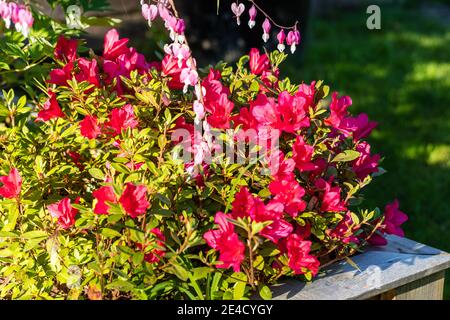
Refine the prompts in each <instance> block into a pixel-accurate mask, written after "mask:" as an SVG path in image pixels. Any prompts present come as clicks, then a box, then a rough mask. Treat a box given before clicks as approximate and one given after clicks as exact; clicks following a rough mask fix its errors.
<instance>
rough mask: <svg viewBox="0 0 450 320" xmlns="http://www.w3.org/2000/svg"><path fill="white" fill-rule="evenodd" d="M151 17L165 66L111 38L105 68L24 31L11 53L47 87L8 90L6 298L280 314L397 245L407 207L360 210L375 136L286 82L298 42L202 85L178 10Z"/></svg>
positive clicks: (0, 239)
mask: <svg viewBox="0 0 450 320" xmlns="http://www.w3.org/2000/svg"><path fill="white" fill-rule="evenodd" d="M251 2H252V3H253V1H251ZM10 3H11V2H10ZM1 4H2V6H3V4H4V2H1ZM21 8H22V7H21ZM24 8H25V7H24ZM242 8H243V7H242V6H240V5H239V6H238V5H237V4H234V6H232V10H233V12H234V13H235V16H236V17H237V21H238V22H240V21H239V17H240V16H241V15H242V13H243V11H244V10H245V7H244V9H242ZM257 9H258V7H256V8H255V7H251V8H250V11H251V14H250V22H252V23H249V26H250V27H252V26H254V22H255V15H256V10H257ZM26 10H27V12H33V10H31V11H28V10H30V8H29V7H26ZM142 11H143V16H144V18H145V19H146V20H147V21H148V22H149V24H150V23H151V22H152V21H153V20H155V19H156V18H157V17H158V16H159V17H160V18H161V19H162V20H163V21H164V22H165V26H166V27H167V29H168V31H169V33H170V39H171V41H172V42H171V43H169V44H167V45H166V46H165V47H164V48H163V58H162V59H161V60H158V61H149V60H148V59H147V58H146V57H145V56H144V55H143V54H141V53H139V52H137V51H136V49H134V48H132V47H130V46H129V44H128V39H125V38H120V35H119V33H118V32H117V31H116V30H115V29H111V30H110V31H108V32H107V33H106V34H105V37H104V48H103V52H101V53H100V54H95V53H94V52H93V51H92V50H86V48H84V47H83V46H84V42H83V40H82V38H80V34H81V32H80V31H79V30H78V31H74V30H73V29H69V28H65V27H64V26H63V25H61V26H59V27H55V28H54V29H52V30H47V32H45V33H44V32H42V33H39V29H38V28H39V25H33V26H31V25H30V24H29V23H28V22H29V21H30V19H29V16H28V15H25V17H26V21H28V22H27V23H28V24H26V25H27V26H28V27H30V28H31V30H29V29H26V28H25V29H24V27H23V26H22V24H21V25H20V27H19V28H18V30H14V29H13V30H10V29H8V30H7V31H5V34H4V35H2V37H4V38H5V40H7V42H6V46H8V47H14V46H18V47H19V48H26V49H25V50H22V51H23V52H22V54H23V56H19V53H18V52H16V53H15V54H16V55H14V54H13V53H11V52H9V51H8V50H3V55H4V56H5V57H7V58H8V59H9V60H2V61H7V62H5V64H4V65H3V64H2V65H1V66H2V68H3V69H5V70H14V68H16V66H15V64H17V63H20V61H25V62H26V63H28V66H31V67H29V69H33V68H34V67H40V68H41V69H39V70H40V72H41V74H42V75H43V79H42V80H40V79H39V78H38V77H33V79H32V81H31V80H28V79H29V78H23V79H22V82H23V85H22V86H21V87H19V86H17V85H16V83H15V82H8V78H7V77H5V78H3V77H2V81H4V84H7V85H8V88H10V89H9V90H3V94H2V96H1V102H0V119H1V120H2V124H1V125H0V149H1V153H0V175H1V177H0V197H1V198H0V230H1V231H0V297H2V298H12V299H19V298H20V299H53V298H56V299H119V298H125V299H169V298H171V299H243V298H250V297H253V296H255V295H256V296H258V295H259V296H260V297H262V298H264V299H270V297H271V291H270V285H271V284H274V283H276V282H279V281H283V279H284V278H285V277H295V278H298V279H300V280H303V281H311V280H312V281H313V278H314V276H316V275H317V274H318V273H319V272H320V270H321V269H322V268H324V267H326V266H327V265H329V264H331V263H333V262H335V261H338V260H342V259H348V260H349V261H350V262H351V260H350V259H351V258H349V257H351V256H352V255H354V254H356V253H358V252H361V251H362V250H363V249H364V247H365V246H367V245H368V244H377V245H382V244H386V240H385V238H384V237H383V235H384V234H385V233H390V234H397V235H403V231H402V230H401V228H400V225H401V224H402V223H403V222H405V221H406V219H407V217H406V215H405V214H404V213H403V212H401V211H400V210H399V204H398V202H397V201H394V202H393V203H391V204H388V205H386V207H385V210H384V211H382V210H379V209H378V208H375V209H364V208H362V207H360V205H361V203H362V201H363V197H362V195H361V192H360V191H361V189H362V188H364V187H365V186H366V185H367V184H369V183H370V182H371V181H372V178H373V177H375V176H376V175H378V174H381V173H383V171H384V170H383V169H382V168H381V167H379V163H380V162H381V158H380V156H379V155H377V154H373V153H372V151H371V148H370V145H369V144H368V143H367V141H365V138H367V136H368V135H369V134H370V132H371V131H372V129H374V127H375V126H376V124H375V122H372V121H369V119H368V117H367V115H366V114H360V115H357V116H353V115H351V114H350V112H349V110H348V109H349V107H350V106H351V104H352V100H351V98H350V97H348V96H339V94H338V93H337V92H332V93H330V89H329V87H328V86H327V85H325V84H324V82H323V81H315V82H312V83H310V84H305V83H302V84H293V83H291V82H290V80H289V79H287V78H283V77H282V76H280V74H279V69H278V68H279V65H280V64H281V63H282V62H283V60H285V59H286V57H287V55H286V54H285V53H283V51H284V49H285V46H284V43H286V44H288V45H289V46H291V50H292V52H293V51H295V47H296V46H297V45H298V44H299V42H300V35H299V32H298V30H297V29H296V26H294V27H293V29H292V30H290V31H287V30H286V32H288V36H287V37H286V36H284V34H285V33H284V31H285V30H283V29H282V30H281V31H280V32H279V33H278V36H277V40H278V50H275V51H273V52H271V53H265V52H262V51H260V50H258V49H252V50H251V51H250V53H249V54H248V55H245V56H243V57H242V58H241V59H239V61H238V62H237V63H236V64H235V65H233V66H230V65H228V64H226V63H224V62H219V63H218V64H217V65H215V66H212V67H206V68H197V66H196V61H195V59H194V57H192V53H191V51H190V49H189V46H188V43H187V40H186V37H185V35H184V31H185V25H184V21H183V20H182V19H181V18H180V17H178V15H177V12H176V8H175V7H174V4H173V2H171V1H158V2H155V3H152V4H147V3H142ZM33 13H34V17H35V21H37V20H38V19H41V20H43V21H44V20H46V19H48V21H51V19H50V18H48V17H46V16H45V15H44V14H42V13H39V12H33ZM1 15H2V18H3V17H4V16H5V15H3V11H1ZM3 19H5V18H3ZM55 23H56V22H55ZM55 26H57V25H56V24H55ZM35 29H36V30H35ZM24 30H27V31H26V32H25V31H24ZM263 31H264V34H263V39H264V41H267V40H268V37H269V32H270V22H269V20H268V19H267V18H266V21H265V22H264V25H263ZM38 44H39V45H38ZM33 46H38V47H39V48H40V49H39V50H40V58H39V60H37V61H35V60H33V61H34V62H30V59H32V58H31V54H30V56H28V53H27V52H31V50H32V49H31V48H32V47H33ZM32 63H33V64H32ZM25 68H26V67H25ZM27 70H28V69H27ZM27 70H23V71H24V72H26V71H27Z"/></svg>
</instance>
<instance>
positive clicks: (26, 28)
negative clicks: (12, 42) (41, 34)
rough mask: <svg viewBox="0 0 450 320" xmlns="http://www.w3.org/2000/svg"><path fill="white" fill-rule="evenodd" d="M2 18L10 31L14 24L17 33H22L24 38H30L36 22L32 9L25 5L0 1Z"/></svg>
mask: <svg viewBox="0 0 450 320" xmlns="http://www.w3.org/2000/svg"><path fill="white" fill-rule="evenodd" d="M0 17H1V18H2V20H3V22H4V23H5V27H6V28H8V29H9V28H10V27H11V23H12V24H13V25H14V27H15V28H16V31H18V32H21V33H22V34H23V36H24V37H27V36H28V34H29V32H30V29H31V27H32V26H33V22H34V20H33V15H32V14H31V10H30V8H28V7H27V6H25V5H23V4H17V3H15V2H6V1H5V0H0Z"/></svg>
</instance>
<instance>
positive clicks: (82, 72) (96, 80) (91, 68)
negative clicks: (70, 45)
mask: <svg viewBox="0 0 450 320" xmlns="http://www.w3.org/2000/svg"><path fill="white" fill-rule="evenodd" d="M77 64H78V68H79V72H78V73H77V74H76V75H75V79H76V80H77V81H79V82H81V81H87V82H89V83H90V84H93V85H94V86H96V87H100V76H99V71H98V66H97V60H95V59H92V60H88V59H86V58H80V59H78V60H77Z"/></svg>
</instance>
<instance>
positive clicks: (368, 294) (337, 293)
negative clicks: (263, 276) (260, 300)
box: [273, 236, 450, 300]
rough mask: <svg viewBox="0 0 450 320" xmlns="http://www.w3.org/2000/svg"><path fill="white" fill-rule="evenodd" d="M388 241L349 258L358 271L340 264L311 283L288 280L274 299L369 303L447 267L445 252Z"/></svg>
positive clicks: (394, 239) (404, 241) (409, 242)
mask: <svg viewBox="0 0 450 320" xmlns="http://www.w3.org/2000/svg"><path fill="white" fill-rule="evenodd" d="M388 241H389V244H388V245H387V246H385V247H373V248H370V249H368V250H367V251H366V252H364V253H363V254H360V255H356V256H354V257H352V260H353V261H354V262H355V263H356V264H357V265H358V267H359V268H360V270H361V271H358V270H355V269H354V268H353V267H352V266H350V265H349V264H348V263H347V262H345V261H342V262H339V263H336V264H335V265H332V266H330V267H328V268H326V269H325V270H324V272H322V273H321V274H320V275H319V276H318V277H317V278H316V279H315V281H313V282H312V283H308V284H305V283H302V282H300V281H297V280H294V279H290V280H287V281H286V282H285V283H282V284H279V285H276V286H274V287H273V291H274V294H273V296H274V299H292V300H312V299H315V300H327V299H336V300H348V299H369V298H373V297H376V296H377V295H380V294H382V293H386V292H388V291H389V290H392V289H395V288H399V287H402V286H405V285H407V284H411V283H413V282H414V281H416V280H419V279H423V278H426V277H427V276H430V275H434V274H436V273H439V272H442V271H444V270H445V269H447V268H449V267H450V254H448V253H446V252H443V251H441V250H438V249H435V248H431V247H429V246H426V245H423V244H421V243H417V242H415V241H412V240H409V239H404V238H400V237H397V236H388ZM405 288H407V287H405ZM405 290H406V289H405ZM405 292H406V291H405ZM403 297H404V296H403ZM400 298H401V297H400Z"/></svg>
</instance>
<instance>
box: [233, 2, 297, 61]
mask: <svg viewBox="0 0 450 320" xmlns="http://www.w3.org/2000/svg"><path fill="white" fill-rule="evenodd" d="M249 2H250V3H252V6H251V7H250V9H249V10H248V16H249V20H248V26H249V28H250V29H253V27H254V26H255V25H256V15H257V13H258V11H259V12H260V14H262V15H263V16H264V21H263V23H262V29H263V35H262V39H263V41H264V42H267V41H269V39H270V31H271V29H272V24H274V25H275V26H276V27H278V29H279V31H278V33H277V37H276V38H277V41H278V46H277V49H278V50H279V51H280V52H283V51H284V50H285V49H286V44H287V45H288V46H290V49H291V53H292V54H293V53H294V52H295V50H296V48H297V46H298V45H299V44H300V39H301V37H300V32H299V31H298V29H297V22H296V23H295V25H294V26H293V27H283V26H280V25H278V24H276V23H275V22H274V21H273V19H272V18H270V16H269V15H268V14H267V13H265V12H264V11H263V10H262V9H261V8H260V7H259V6H258V5H256V3H255V2H254V1H253V0H250V1H249ZM245 9H246V7H245V5H244V4H243V3H238V2H233V3H232V4H231V11H232V12H233V14H234V17H235V18H236V23H237V25H238V26H239V25H240V24H241V15H242V14H243V13H244V12H245ZM286 32H287V35H286Z"/></svg>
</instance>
